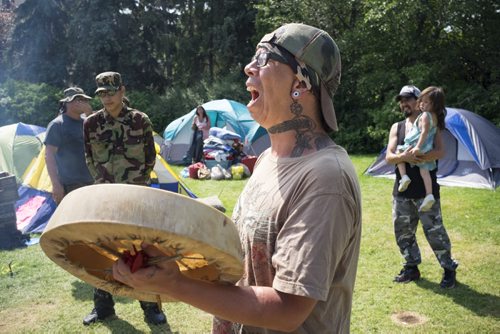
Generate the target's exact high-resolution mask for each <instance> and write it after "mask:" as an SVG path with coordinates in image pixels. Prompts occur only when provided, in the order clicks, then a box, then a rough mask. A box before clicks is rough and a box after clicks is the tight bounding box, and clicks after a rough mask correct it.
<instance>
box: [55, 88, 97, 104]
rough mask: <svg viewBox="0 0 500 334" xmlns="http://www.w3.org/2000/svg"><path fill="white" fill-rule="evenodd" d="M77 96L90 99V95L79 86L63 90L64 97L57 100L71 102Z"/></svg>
mask: <svg viewBox="0 0 500 334" xmlns="http://www.w3.org/2000/svg"><path fill="white" fill-rule="evenodd" d="M77 96H81V97H83V98H85V99H88V100H92V98H91V97H90V96H87V95H85V92H84V91H83V89H81V88H80V87H69V88H67V89H65V90H64V98H63V99H61V100H59V102H71V101H73V99H74V98H75V97H77Z"/></svg>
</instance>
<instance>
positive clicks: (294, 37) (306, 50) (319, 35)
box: [258, 23, 341, 132]
mask: <svg viewBox="0 0 500 334" xmlns="http://www.w3.org/2000/svg"><path fill="white" fill-rule="evenodd" d="M266 43H267V44H272V45H276V46H279V47H280V48H283V49H285V50H287V51H288V52H289V53H290V54H292V55H293V56H294V57H295V58H296V59H297V60H298V61H301V62H303V63H304V64H306V65H307V66H305V68H306V69H309V68H310V69H313V71H308V76H307V77H308V78H309V80H310V81H311V85H312V86H313V87H314V86H315V83H314V80H315V79H314V78H315V77H316V75H313V73H315V74H317V77H319V81H317V82H318V83H317V84H316V85H317V86H319V99H320V101H321V112H322V114H323V119H324V124H323V125H324V127H325V130H327V131H328V132H331V131H337V130H338V126H337V116H336V115H335V108H334V106H333V96H334V95H335V92H336V91H337V88H338V86H339V84H340V74H341V61H340V50H339V48H338V46H337V44H336V43H335V41H334V40H333V39H332V38H331V37H330V35H329V34H328V33H327V32H326V31H324V30H321V29H318V28H315V27H312V26H309V25H306V24H301V23H288V24H285V25H283V26H281V27H279V28H278V29H276V30H274V31H273V32H271V33H269V34H266V35H264V37H262V39H261V40H260V42H259V44H258V45H265V44H266ZM301 68H304V66H301ZM302 74H303V73H302Z"/></svg>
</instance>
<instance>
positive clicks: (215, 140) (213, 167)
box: [184, 127, 257, 180]
mask: <svg viewBox="0 0 500 334" xmlns="http://www.w3.org/2000/svg"><path fill="white" fill-rule="evenodd" d="M243 147H244V145H243V144H242V143H241V137H240V135H238V134H237V133H234V132H232V131H229V130H227V129H221V128H218V127H212V128H210V131H209V137H208V138H207V139H205V141H204V144H203V157H204V160H203V162H197V163H193V164H191V165H190V166H189V167H187V173H184V174H185V175H188V176H189V177H190V178H192V179H201V180H205V179H212V180H229V179H235V180H241V179H242V178H244V177H246V176H250V175H251V174H252V172H253V166H254V164H255V161H256V160H257V157H256V156H247V155H246V154H245V153H244V152H243Z"/></svg>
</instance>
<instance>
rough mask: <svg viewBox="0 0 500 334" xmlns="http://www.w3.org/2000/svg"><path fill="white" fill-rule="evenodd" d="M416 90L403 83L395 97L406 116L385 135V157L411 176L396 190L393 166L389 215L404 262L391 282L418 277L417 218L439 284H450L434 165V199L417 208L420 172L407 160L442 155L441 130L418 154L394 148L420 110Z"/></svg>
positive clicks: (452, 278)
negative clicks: (427, 149) (429, 146)
mask: <svg viewBox="0 0 500 334" xmlns="http://www.w3.org/2000/svg"><path fill="white" fill-rule="evenodd" d="M419 95H420V90H419V89H418V88H417V87H415V86H404V87H403V88H402V89H401V92H400V93H399V95H398V96H397V97H396V101H398V102H399V107H400V109H401V111H402V112H403V113H404V114H405V117H406V120H404V121H401V122H398V123H394V124H393V125H392V127H391V132H390V135H389V144H388V145H387V153H386V161H387V162H388V163H391V164H398V163H400V162H404V163H406V170H407V173H408V176H409V177H410V179H411V180H412V182H411V183H410V185H409V186H408V188H407V189H406V190H405V191H403V192H399V191H398V185H399V181H400V179H401V175H400V174H399V171H398V169H397V168H395V170H396V181H395V183H394V190H393V197H394V199H393V208H392V216H393V222H394V232H395V234H396V242H397V244H398V246H399V250H400V252H401V254H402V255H403V257H404V259H405V264H404V267H403V269H402V270H401V272H400V273H399V275H398V276H396V277H395V278H394V281H395V282H398V283H407V282H411V281H415V280H418V279H419V278H420V271H419V270H418V265H419V264H420V262H421V257H420V250H419V248H418V244H417V240H416V237H415V233H416V230H417V224H418V221H419V220H420V221H421V222H422V228H423V230H424V233H425V236H426V238H427V241H428V242H429V244H430V246H431V248H432V250H433V251H434V254H435V255H436V258H437V259H438V261H439V264H440V265H441V267H442V268H443V269H444V275H443V279H442V280H441V283H440V286H441V287H442V288H453V287H454V286H455V283H456V271H455V270H456V268H457V266H458V263H457V262H456V261H455V260H454V259H453V258H452V256H451V243H450V239H449V237H448V234H447V233H446V229H445V228H444V225H443V220H442V217H441V204H440V199H439V197H440V194H439V184H438V183H437V182H436V171H437V168H436V169H435V170H433V171H431V178H432V192H433V195H434V197H435V199H436V202H435V203H434V205H433V206H432V207H431V209H430V210H429V211H426V212H422V211H419V209H418V208H419V207H420V205H421V204H422V201H423V199H424V197H425V187H424V182H423V180H422V178H421V176H420V172H419V168H418V166H412V165H410V164H415V163H419V162H422V161H430V160H438V159H440V158H442V157H443V155H444V146H443V142H442V137H441V136H442V135H441V132H439V131H438V132H437V133H436V137H435V141H434V149H433V150H432V151H430V152H428V153H426V154H424V155H422V156H418V157H416V156H413V155H412V154H411V153H410V149H411V147H410V148H409V149H407V150H406V151H404V152H398V151H397V145H401V144H402V143H403V140H404V137H405V134H406V133H407V132H408V131H409V130H410V129H411V127H412V125H413V123H414V121H415V119H416V118H417V116H418V115H419V113H420V110H419V108H418V105H417V98H418V96H419Z"/></svg>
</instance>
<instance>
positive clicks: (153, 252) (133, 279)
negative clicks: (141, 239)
mask: <svg viewBox="0 0 500 334" xmlns="http://www.w3.org/2000/svg"><path fill="white" fill-rule="evenodd" d="M142 249H143V250H144V252H145V253H146V254H147V255H148V256H149V257H150V258H153V257H157V256H165V253H162V252H160V251H159V250H158V249H157V248H156V247H155V246H153V245H147V244H145V243H144V244H143V245H142ZM181 276H182V274H181V273H180V271H179V266H178V265H177V263H176V262H175V261H173V260H172V261H161V262H159V263H156V264H154V265H151V266H148V267H145V268H141V269H139V270H137V271H136V272H135V273H132V272H131V271H130V267H129V266H128V265H127V264H126V263H125V262H124V261H123V260H122V259H119V260H118V261H116V262H115V263H114V264H113V277H114V278H115V279H116V280H117V281H120V282H122V283H123V284H125V285H128V286H130V287H132V288H134V289H136V290H139V291H144V292H154V293H158V294H159V293H164V292H165V291H157V287H162V288H167V289H168V285H170V283H172V284H175V281H176V280H177V279H179V278H181Z"/></svg>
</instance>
